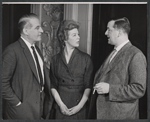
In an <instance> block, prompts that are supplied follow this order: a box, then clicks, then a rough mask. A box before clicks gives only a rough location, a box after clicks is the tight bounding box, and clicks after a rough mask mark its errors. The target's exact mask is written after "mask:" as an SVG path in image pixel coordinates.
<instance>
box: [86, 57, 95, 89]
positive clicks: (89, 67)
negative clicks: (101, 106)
mask: <svg viewBox="0 0 150 122" xmlns="http://www.w3.org/2000/svg"><path fill="white" fill-rule="evenodd" d="M84 86H85V88H92V86H93V63H92V60H91V58H90V56H88V57H87V59H86V68H85V73H84Z"/></svg>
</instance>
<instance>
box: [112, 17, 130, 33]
mask: <svg viewBox="0 0 150 122" xmlns="http://www.w3.org/2000/svg"><path fill="white" fill-rule="evenodd" d="M113 21H115V22H114V28H117V29H122V30H123V31H124V32H125V33H127V35H129V33H130V30H131V27H130V22H129V20H128V19H127V18H126V17H123V18H119V19H114V20H113Z"/></svg>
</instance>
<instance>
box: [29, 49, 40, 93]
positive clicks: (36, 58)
mask: <svg viewBox="0 0 150 122" xmlns="http://www.w3.org/2000/svg"><path fill="white" fill-rule="evenodd" d="M31 48H32V50H33V54H34V58H35V60H36V64H37V70H38V74H39V78H40V85H41V90H42V87H43V77H42V72H41V67H40V64H39V60H38V57H37V54H36V52H35V49H34V47H33V46H31Z"/></svg>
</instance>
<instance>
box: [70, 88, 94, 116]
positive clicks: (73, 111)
mask: <svg viewBox="0 0 150 122" xmlns="http://www.w3.org/2000/svg"><path fill="white" fill-rule="evenodd" d="M90 91H91V89H89V88H86V89H85V90H84V93H83V96H82V99H81V100H80V102H79V104H78V105H76V106H74V107H72V108H70V109H69V111H70V112H69V115H73V114H76V113H77V112H79V111H80V110H81V109H82V108H83V106H84V105H85V103H86V102H87V100H88V97H89V94H90Z"/></svg>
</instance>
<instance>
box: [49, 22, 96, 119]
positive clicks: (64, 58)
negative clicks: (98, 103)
mask: <svg viewBox="0 0 150 122" xmlns="http://www.w3.org/2000/svg"><path fill="white" fill-rule="evenodd" d="M78 28H79V25H78V23H77V22H75V21H73V20H65V21H63V22H62V24H61V26H60V29H59V31H58V38H59V39H60V40H61V41H62V42H63V43H64V48H63V51H62V52H60V53H59V54H57V55H55V56H54V57H53V58H52V61H51V65H50V66H51V68H50V78H51V83H52V85H51V86H52V87H51V91H52V95H53V97H54V99H55V102H56V105H55V109H56V113H55V119H86V118H87V116H86V114H87V106H86V103H87V101H88V97H89V94H90V91H91V87H92V82H93V80H92V71H93V64H92V61H91V58H90V56H89V55H88V54H86V53H84V52H81V51H80V50H79V49H77V47H78V46H79V41H80V37H79V32H78Z"/></svg>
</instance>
